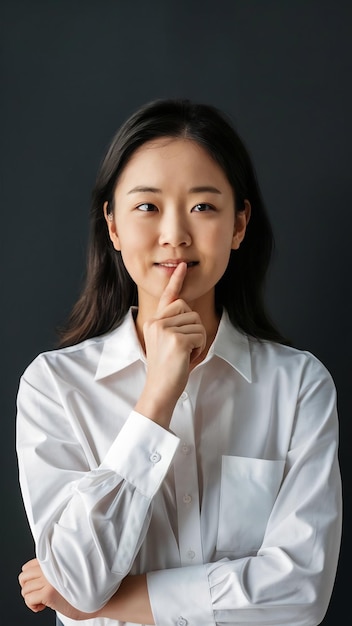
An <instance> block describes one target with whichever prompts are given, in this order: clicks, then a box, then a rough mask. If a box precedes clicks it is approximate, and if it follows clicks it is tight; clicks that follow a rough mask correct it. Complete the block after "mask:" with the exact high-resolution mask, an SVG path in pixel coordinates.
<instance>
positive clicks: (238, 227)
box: [231, 200, 252, 250]
mask: <svg viewBox="0 0 352 626" xmlns="http://www.w3.org/2000/svg"><path fill="white" fill-rule="evenodd" d="M251 210H252V208H251V203H250V202H249V200H245V201H244V209H243V211H236V216H235V217H236V218H235V227H234V231H233V238H232V246H231V248H232V250H238V248H239V247H240V245H241V243H242V241H243V239H244V236H245V234H246V228H247V224H248V222H249V220H250V217H251Z"/></svg>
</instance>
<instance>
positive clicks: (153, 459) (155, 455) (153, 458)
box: [149, 452, 161, 463]
mask: <svg viewBox="0 0 352 626" xmlns="http://www.w3.org/2000/svg"><path fill="white" fill-rule="evenodd" d="M160 459H161V455H160V454H159V452H153V454H151V455H150V457H149V460H150V461H151V462H152V463H159V461H160Z"/></svg>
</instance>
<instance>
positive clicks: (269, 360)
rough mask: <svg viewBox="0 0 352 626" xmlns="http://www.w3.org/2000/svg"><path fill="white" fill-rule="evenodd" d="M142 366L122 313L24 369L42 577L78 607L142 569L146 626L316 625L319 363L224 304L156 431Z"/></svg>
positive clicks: (331, 469) (334, 532) (326, 534)
mask: <svg viewBox="0 0 352 626" xmlns="http://www.w3.org/2000/svg"><path fill="white" fill-rule="evenodd" d="M145 372H146V360H145V356H144V354H143V351H142V348H141V346H140V344H139V341H138V338H137V334H136V331H135V326H134V322H133V317H132V313H131V312H130V313H129V314H128V315H127V316H126V318H125V320H124V322H123V324H122V325H121V326H120V327H119V328H117V329H116V330H114V331H113V332H111V333H109V334H106V335H104V336H101V337H97V338H94V339H89V340H87V341H85V342H82V343H81V344H78V345H76V346H72V347H69V348H64V349H59V350H54V351H51V352H47V353H44V354H41V355H39V356H38V357H37V358H36V359H35V360H34V361H33V362H32V363H31V365H30V366H29V367H28V368H27V370H26V371H25V373H24V374H23V376H22V379H21V382H20V389H19V394H18V418H17V451H18V462H19V471H20V484H21V489H22V494H23V499H24V504H25V508H26V512H27V515H28V519H29V523H30V527H31V529H32V532H33V536H34V539H35V543H36V552H37V557H38V559H39V561H40V563H41V565H42V568H43V571H44V573H45V575H46V577H47V578H48V580H49V581H50V582H51V584H52V585H53V586H55V587H56V589H57V590H58V591H59V592H60V593H61V594H62V595H64V596H65V597H66V598H67V599H68V600H69V602H71V603H72V604H73V605H74V606H77V607H78V608H80V609H81V610H83V611H88V612H90V611H94V610H96V609H98V608H100V607H101V606H102V605H103V604H105V603H106V601H107V600H108V599H109V597H110V596H111V595H112V594H113V593H114V591H115V590H116V589H117V588H118V586H119V583H120V581H121V580H122V579H123V578H124V577H125V576H126V575H127V574H128V573H132V574H136V573H143V572H148V575H147V583H148V591H149V595H150V601H151V606H152V610H153V615H154V618H155V622H156V624H157V625H160V626H186V625H188V626H214V624H246V625H247V626H250V625H256V624H262V625H264V624H265V625H274V624H276V625H278V624H280V625H284V624H287V625H290V626H296V625H297V626H298V625H300V626H303V625H305V626H314V625H316V624H318V623H320V621H321V620H322V619H323V616H324V614H325V612H326V609H327V606H328V603H329V600H330V596H331V591H332V587H333V583H334V578H335V573H336V566H337V559H338V553H339V546H340V533H341V485H340V474H339V467H338V460H337V445H338V423H337V416H336V403H335V388H334V384H333V382H332V380H331V377H330V375H329V373H328V372H327V370H326V369H325V367H324V366H323V365H322V364H321V363H320V362H319V361H318V360H317V359H316V358H315V357H314V356H312V355H311V354H310V353H308V352H303V351H299V350H296V349H293V348H290V347H287V346H282V345H279V344H276V343H272V342H268V341H257V340H253V339H249V338H247V336H246V335H244V334H241V333H240V332H238V331H237V330H235V328H234V327H233V326H232V324H231V323H230V321H229V319H228V316H227V314H226V313H224V314H223V317H222V320H221V322H220V325H219V329H218V333H217V336H216V338H215V341H214V343H213V345H212V346H211V348H210V350H209V353H208V355H207V357H206V359H205V360H204V361H203V362H202V363H201V364H199V365H198V366H197V367H196V368H195V369H194V370H193V371H192V372H191V374H190V376H189V380H188V384H187V387H186V389H185V391H184V393H183V394H182V395H181V397H180V399H179V401H178V402H177V405H176V407H175V410H174V414H173V417H172V421H171V424H170V430H169V431H167V430H165V429H164V428H162V427H161V426H159V425H157V424H155V423H154V422H152V421H151V420H149V419H148V418H147V417H145V416H143V415H140V414H139V413H136V412H135V411H134V410H133V407H134V406H135V404H136V401H137V399H138V397H139V396H140V393H141V391H142V388H143V385H144V380H145ZM60 618H61V620H62V621H63V623H64V624H66V625H70V624H76V623H77V622H74V621H72V620H70V619H67V618H66V617H64V616H60ZM79 623H80V624H81V625H82V626H85V625H87V626H108V625H111V626H112V625H113V624H114V625H115V626H116V624H119V623H120V622H117V621H114V620H109V619H103V618H101V619H94V620H89V621H81V622H79Z"/></svg>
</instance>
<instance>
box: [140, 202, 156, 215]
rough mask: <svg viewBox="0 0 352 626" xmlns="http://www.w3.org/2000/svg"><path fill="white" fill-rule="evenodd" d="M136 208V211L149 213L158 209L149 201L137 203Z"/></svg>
mask: <svg viewBox="0 0 352 626" xmlns="http://www.w3.org/2000/svg"><path fill="white" fill-rule="evenodd" d="M136 209H137V210H138V211H143V212H144V213H150V212H153V211H157V210H158V209H157V208H156V206H155V204H152V203H151V202H143V204H139V205H138V206H137V207H136Z"/></svg>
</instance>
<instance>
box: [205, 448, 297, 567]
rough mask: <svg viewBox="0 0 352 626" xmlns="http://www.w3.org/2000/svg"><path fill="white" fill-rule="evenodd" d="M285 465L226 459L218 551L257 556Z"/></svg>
mask: <svg viewBox="0 0 352 626" xmlns="http://www.w3.org/2000/svg"><path fill="white" fill-rule="evenodd" d="M284 466H285V462H284V461H268V460H266V459H252V458H247V457H239V456H223V457H222V467H221V487H220V510H219V526H218V537H217V551H219V552H226V553H229V556H230V555H231V554H233V555H235V556H237V557H240V556H246V555H250V554H254V553H255V552H256V551H257V550H258V549H259V548H260V545H261V543H262V541H263V537H264V533H265V529H266V526H267V522H268V519H269V516H270V513H271V510H272V507H273V504H274V502H275V499H276V496H277V494H278V491H279V488H280V484H281V480H282V476H283V471H284Z"/></svg>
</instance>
